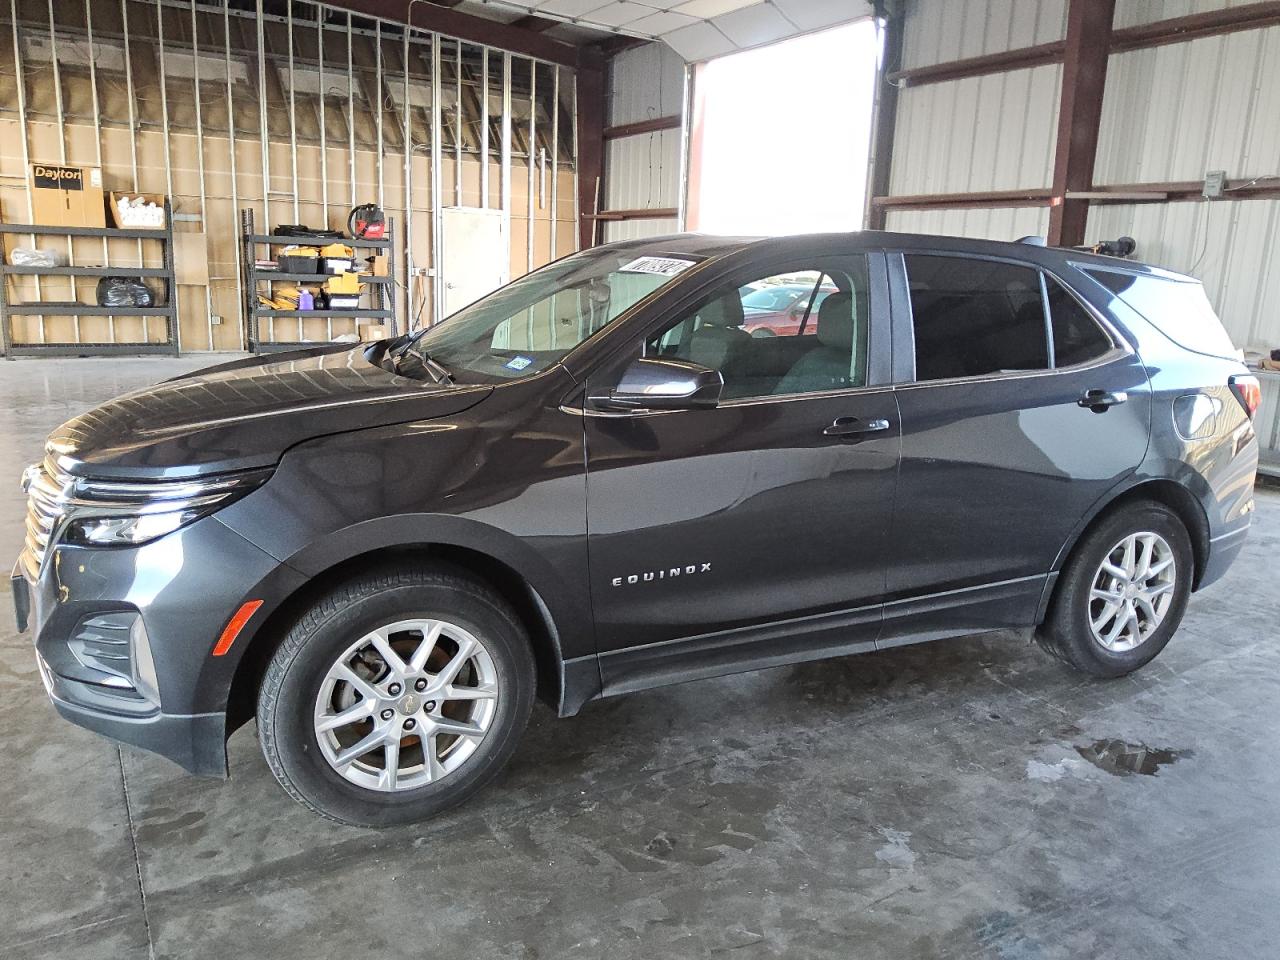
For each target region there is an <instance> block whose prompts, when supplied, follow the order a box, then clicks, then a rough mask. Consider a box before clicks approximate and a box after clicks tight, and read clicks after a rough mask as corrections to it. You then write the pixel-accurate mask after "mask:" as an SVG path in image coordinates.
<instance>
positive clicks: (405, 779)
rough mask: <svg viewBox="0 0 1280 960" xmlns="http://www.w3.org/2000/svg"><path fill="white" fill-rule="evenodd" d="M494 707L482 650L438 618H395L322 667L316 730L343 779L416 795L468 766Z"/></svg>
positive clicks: (491, 674) (494, 687)
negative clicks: (426, 787) (427, 786)
mask: <svg viewBox="0 0 1280 960" xmlns="http://www.w3.org/2000/svg"><path fill="white" fill-rule="evenodd" d="M497 705H498V671H497V668H496V666H495V665H494V660H493V657H492V656H490V654H489V652H488V651H487V650H486V649H485V647H484V644H483V643H481V642H480V641H479V640H478V639H477V638H476V637H475V636H473V635H472V634H471V633H469V632H468V631H467V630H465V629H463V628H462V627H460V626H458V625H457V624H453V623H449V622H447V621H444V620H433V619H413V620H400V621H397V622H395V623H389V624H386V625H384V626H381V627H379V628H377V629H376V630H373V631H370V632H369V633H367V634H365V635H364V636H362V637H360V638H359V639H358V640H356V641H355V642H354V643H352V644H351V645H350V646H349V647H347V648H346V650H344V651H343V652H342V654H341V656H339V657H338V659H337V661H336V662H335V663H334V664H333V665H332V666H331V667H330V668H329V670H328V672H327V673H326V674H325V677H324V680H323V681H322V682H321V684H320V690H319V692H318V693H317V695H316V701H315V712H314V729H315V735H316V740H317V742H318V743H319V745H320V751H321V753H322V754H323V756H324V758H325V760H326V761H328V763H329V766H330V767H332V768H333V769H334V770H335V771H336V772H337V773H338V774H340V775H341V776H342V777H344V778H345V779H347V780H349V781H350V782H352V783H354V784H356V785H357V786H361V787H364V788H366V789H369V790H380V791H384V792H397V791H403V790H413V789H415V788H417V787H421V786H424V785H426V784H429V783H434V782H435V781H437V780H439V779H441V778H442V777H446V776H448V775H449V774H451V773H453V772H454V771H456V770H457V769H458V768H459V767H461V766H462V765H463V764H465V763H466V762H467V759H468V758H469V757H471V755H472V754H474V753H475V751H476V749H477V748H478V747H479V746H480V743H481V742H482V741H483V740H484V737H485V735H486V734H487V733H488V731H489V728H490V727H491V726H492V724H493V719H494V715H495V714H496V712H497Z"/></svg>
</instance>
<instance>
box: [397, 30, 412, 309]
mask: <svg viewBox="0 0 1280 960" xmlns="http://www.w3.org/2000/svg"><path fill="white" fill-rule="evenodd" d="M411 29H412V28H411V27H410V26H408V25H407V24H406V25H405V28H404V49H403V53H402V54H401V57H400V65H401V66H402V67H403V68H404V118H403V121H402V122H403V124H404V318H405V319H404V322H405V329H406V330H408V329H410V328H411V327H410V325H411V324H412V322H413V297H412V296H411V294H410V292H409V291H410V289H411V286H410V285H411V284H412V283H413V118H412V117H411V116H410V114H409V31H410V30H411Z"/></svg>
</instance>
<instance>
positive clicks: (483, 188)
mask: <svg viewBox="0 0 1280 960" xmlns="http://www.w3.org/2000/svg"><path fill="white" fill-rule="evenodd" d="M85 2H86V3H87V2H88V0H85ZM480 72H481V73H482V74H483V79H482V80H481V82H480V206H482V207H484V208H485V209H486V210H487V209H488V208H489V48H488V47H481V48H480Z"/></svg>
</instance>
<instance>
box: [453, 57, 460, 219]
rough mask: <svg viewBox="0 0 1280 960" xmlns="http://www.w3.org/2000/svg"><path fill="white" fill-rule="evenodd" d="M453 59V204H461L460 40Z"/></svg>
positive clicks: (458, 205) (456, 205)
mask: <svg viewBox="0 0 1280 960" xmlns="http://www.w3.org/2000/svg"><path fill="white" fill-rule="evenodd" d="M453 50H454V53H455V54H456V56H455V57H454V60H453V205H454V206H455V207H460V206H462V41H461V40H455V41H454V46H453Z"/></svg>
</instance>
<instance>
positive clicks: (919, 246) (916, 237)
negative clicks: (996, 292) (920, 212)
mask: <svg viewBox="0 0 1280 960" xmlns="http://www.w3.org/2000/svg"><path fill="white" fill-rule="evenodd" d="M823 241H826V242H828V243H831V244H833V245H837V246H839V245H842V244H845V243H856V244H859V245H866V246H872V247H877V246H886V247H894V248H897V249H900V250H905V251H911V250H919V251H926V250H928V251H934V252H937V251H954V252H956V253H970V254H985V255H987V256H996V257H1001V256H1002V257H1012V258H1014V259H1018V260H1026V261H1029V262H1032V263H1041V264H1044V265H1046V266H1050V265H1061V264H1063V263H1065V262H1068V261H1069V262H1072V263H1080V264H1087V265H1096V266H1099V267H1104V268H1110V269H1112V270H1116V269H1119V270H1126V271H1133V272H1140V273H1146V272H1150V273H1155V274H1159V275H1161V276H1164V277H1168V278H1170V279H1179V280H1194V279H1195V278H1193V277H1188V276H1185V275H1183V274H1178V273H1174V272H1173V271H1169V270H1164V269H1162V268H1159V267H1153V266H1151V265H1149V264H1145V263H1142V262H1141V261H1138V260H1127V259H1121V258H1119V257H1105V256H1101V255H1099V254H1095V253H1089V252H1088V251H1085V250H1077V249H1075V248H1072V247H1048V246H1041V245H1039V244H1034V243H1023V242H1020V241H1003V240H979V239H974V238H972V237H945V236H937V235H934V234H923V233H890V232H888V231H882V230H861V231H857V232H854V233H817V234H797V235H791V236H781V237H759V236H756V237H748V236H736V237H722V236H716V235H713V234H706V233H676V234H669V235H667V236H660V237H646V238H644V239H639V240H623V241H619V242H616V243H613V244H608V246H611V247H613V248H615V249H619V250H628V251H632V252H634V253H635V254H636V255H637V256H664V255H665V256H679V255H680V254H686V255H689V256H694V257H699V258H702V257H708V258H716V257H722V256H727V255H728V254H731V253H736V252H737V251H740V250H744V249H747V248H748V247H755V248H758V249H761V250H771V251H774V252H777V253H780V254H786V253H787V252H788V251H791V250H795V251H796V252H800V251H811V250H812V248H813V246H814V245H815V244H821V243H822V242H823Z"/></svg>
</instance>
